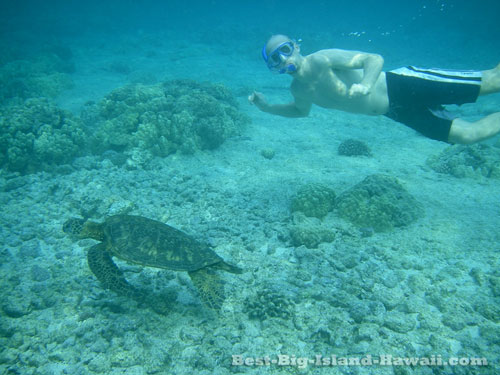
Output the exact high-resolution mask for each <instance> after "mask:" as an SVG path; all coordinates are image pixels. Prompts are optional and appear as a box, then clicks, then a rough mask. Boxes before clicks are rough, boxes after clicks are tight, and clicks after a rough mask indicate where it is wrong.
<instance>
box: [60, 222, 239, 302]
mask: <svg viewBox="0 0 500 375" xmlns="http://www.w3.org/2000/svg"><path fill="white" fill-rule="evenodd" d="M63 231H64V232H65V233H68V234H73V235H76V236H78V237H79V238H93V239H95V240H98V241H101V242H100V243H98V244H96V245H94V246H92V247H91V248H90V249H89V251H88V254H87V261H88V264H89V267H90V269H91V270H92V272H93V273H94V275H95V276H96V277H97V279H98V280H99V281H100V282H101V283H102V285H103V286H104V287H106V288H108V289H111V290H113V291H115V292H117V293H119V294H122V295H126V296H129V297H133V298H135V299H139V300H141V299H142V295H141V293H139V292H138V290H137V289H135V288H134V287H133V286H132V285H130V284H129V283H128V282H127V280H126V279H125V278H124V277H123V273H122V272H121V271H120V270H119V269H118V267H117V266H116V264H115V263H114V262H113V260H112V259H111V257H112V256H116V257H117V258H120V259H123V260H126V261H128V262H131V263H136V264H140V265H143V266H150V267H156V268H165V269H170V270H176V271H187V272H188V274H189V276H190V277H191V280H192V281H193V284H194V285H195V286H196V287H197V289H198V291H199V293H200V296H201V299H202V301H203V302H204V304H206V305H207V306H208V307H210V308H212V309H214V310H218V309H220V307H221V305H222V303H223V302H224V288H223V284H222V281H221V279H220V278H219V276H218V275H217V273H215V272H214V270H217V269H219V270H224V271H228V272H231V273H241V272H242V270H241V269H240V268H238V267H236V266H233V265H230V264H228V263H226V262H224V260H223V259H222V258H221V257H219V256H218V255H217V254H216V253H215V252H214V251H213V250H212V249H210V247H209V245H207V244H205V243H202V242H199V241H196V240H195V239H193V238H192V237H190V236H189V235H187V234H186V233H184V232H181V231H180V230H178V229H175V228H173V227H171V226H169V225H167V224H164V223H161V222H159V221H156V220H152V219H148V218H145V217H142V216H132V215H115V216H110V217H108V218H107V219H106V220H105V221H104V222H103V223H96V222H93V221H86V220H83V219H78V218H72V219H69V220H68V221H66V222H65V223H64V225H63Z"/></svg>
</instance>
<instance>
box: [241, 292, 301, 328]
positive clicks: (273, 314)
mask: <svg viewBox="0 0 500 375" xmlns="http://www.w3.org/2000/svg"><path fill="white" fill-rule="evenodd" d="M244 309H245V311H246V313H247V314H248V317H249V318H250V319H257V320H260V321H264V320H266V319H268V318H280V319H283V320H288V319H290V318H292V317H293V316H294V310H295V304H294V303H293V301H292V300H290V299H289V298H287V297H286V296H284V295H281V294H279V293H276V292H274V291H271V290H268V289H265V290H261V291H259V292H257V294H256V295H254V296H252V297H249V298H247V299H246V300H245V304H244Z"/></svg>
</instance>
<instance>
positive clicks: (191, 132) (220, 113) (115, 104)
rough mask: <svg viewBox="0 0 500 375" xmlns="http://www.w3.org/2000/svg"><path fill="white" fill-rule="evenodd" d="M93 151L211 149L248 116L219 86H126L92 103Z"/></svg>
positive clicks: (178, 83)
mask: <svg viewBox="0 0 500 375" xmlns="http://www.w3.org/2000/svg"><path fill="white" fill-rule="evenodd" d="M97 107H98V108H97V116H95V117H93V118H92V119H93V121H95V122H97V124H89V125H92V126H95V128H96V132H95V135H94V137H93V141H92V145H93V149H94V152H96V153H102V152H104V151H106V150H109V149H111V150H115V151H130V150H132V149H134V148H139V149H141V150H148V151H149V152H150V153H151V154H152V155H154V156H167V155H169V154H171V153H174V152H177V151H180V152H184V153H193V152H194V151H196V150H199V149H201V150H203V149H215V148H217V147H218V146H220V145H221V144H222V143H223V142H224V141H225V140H226V139H227V138H228V137H230V136H232V135H235V134H237V133H238V132H239V131H240V130H241V129H242V127H243V126H244V125H245V124H246V123H247V122H248V121H249V120H248V118H247V117H246V116H245V115H243V114H242V113H240V112H239V111H238V105H237V102H236V100H235V99H234V97H233V96H232V95H231V93H230V92H229V90H228V89H226V88H225V87H224V86H222V85H214V84H210V83H197V82H194V81H188V80H174V81H167V82H163V83H161V84H156V85H141V84H135V85H129V86H125V87H122V88H119V89H117V90H115V91H113V92H112V93H110V94H109V95H107V96H106V97H105V98H104V99H103V100H102V101H101V102H100V103H99V104H98V105H97Z"/></svg>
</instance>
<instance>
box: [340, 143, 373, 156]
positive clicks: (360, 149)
mask: <svg viewBox="0 0 500 375" xmlns="http://www.w3.org/2000/svg"><path fill="white" fill-rule="evenodd" d="M337 152H338V154H339V155H342V156H372V153H371V151H370V148H369V147H368V146H367V145H366V144H365V143H364V142H362V141H358V140H357V139H346V140H345V141H342V142H341V143H340V145H339V148H338V149H337Z"/></svg>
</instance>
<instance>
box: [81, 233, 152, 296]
mask: <svg viewBox="0 0 500 375" xmlns="http://www.w3.org/2000/svg"><path fill="white" fill-rule="evenodd" d="M87 262H88V264H89V267H90V269H91V271H92V272H93V273H94V275H95V276H96V277H97V279H98V280H99V281H100V282H101V284H102V285H103V286H104V287H105V288H107V289H111V290H112V291H114V292H116V293H118V294H120V295H123V296H127V297H131V298H134V299H135V300H138V301H140V300H142V296H141V294H140V293H139V291H138V290H137V289H135V288H134V287H133V286H132V285H130V284H129V283H128V282H127V280H125V278H124V277H123V272H122V271H120V269H119V268H118V267H117V266H116V264H115V263H114V262H113V260H112V259H111V256H110V255H109V253H108V252H107V251H106V246H105V245H104V244H103V243H98V244H97V245H94V246H92V247H91V248H90V249H89V251H88V254H87Z"/></svg>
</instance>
